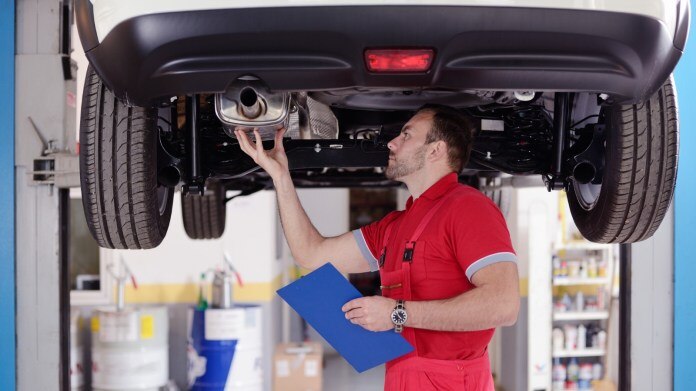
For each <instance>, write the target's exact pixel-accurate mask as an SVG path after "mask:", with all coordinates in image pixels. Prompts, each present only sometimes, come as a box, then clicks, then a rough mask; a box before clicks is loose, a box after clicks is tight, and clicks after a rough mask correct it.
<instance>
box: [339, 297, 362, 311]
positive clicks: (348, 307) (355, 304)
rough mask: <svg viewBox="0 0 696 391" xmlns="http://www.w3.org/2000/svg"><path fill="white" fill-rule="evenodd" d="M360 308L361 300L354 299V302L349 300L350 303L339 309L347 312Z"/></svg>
mask: <svg viewBox="0 0 696 391" xmlns="http://www.w3.org/2000/svg"><path fill="white" fill-rule="evenodd" d="M360 307H362V300H361V299H354V300H351V301H349V302H347V303H346V304H344V305H343V307H341V311H343V312H348V311H350V310H352V309H354V308H360Z"/></svg>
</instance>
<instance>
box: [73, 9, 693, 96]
mask: <svg viewBox="0 0 696 391" xmlns="http://www.w3.org/2000/svg"><path fill="white" fill-rule="evenodd" d="M81 4H82V5H81ZM85 4H89V1H88V0H78V11H79V15H78V29H79V32H80V36H81V39H82V42H83V45H84V47H85V49H86V50H87V57H88V58H89V60H90V62H91V63H92V65H93V66H94V68H95V69H96V71H97V73H99V75H100V76H102V78H103V79H104V82H105V83H106V84H107V86H109V87H110V88H111V89H112V90H113V91H114V93H115V94H116V95H117V96H119V97H120V98H122V99H125V100H127V101H128V102H129V103H131V104H136V105H147V104H151V103H153V102H155V101H157V100H160V99H166V98H168V97H170V96H173V95H181V94H191V93H210V92H221V91H224V90H225V89H226V87H227V85H228V84H229V83H230V82H231V81H233V80H234V79H236V78H238V77H240V76H243V75H249V74H251V75H254V76H257V77H259V78H261V79H263V80H264V81H265V82H266V83H267V84H268V85H269V86H270V87H271V88H272V89H275V90H309V91H312V90H315V91H317V90H333V89H343V88H352V87H365V88H370V87H396V88H404V89H411V88H428V87H433V88H444V89H453V90H457V89H485V90H512V89H532V90H538V91H577V92H580V91H586V92H604V93H608V94H611V95H613V96H614V97H616V98H617V100H619V101H626V102H627V101H632V102H637V101H639V100H642V99H644V98H646V97H648V96H649V95H650V94H652V93H653V92H654V91H656V90H657V89H658V88H659V87H660V86H661V85H662V82H663V81H664V80H665V79H666V78H667V77H668V76H669V74H670V73H671V72H672V70H673V69H674V67H675V65H676V63H677V61H678V60H679V58H680V56H681V50H679V49H678V48H677V47H675V42H674V40H673V39H672V34H671V33H672V32H668V31H666V28H665V26H664V24H662V23H660V22H659V21H657V20H655V19H652V18H649V17H646V16H640V15H634V14H622V13H612V12H596V11H595V12H593V11H584V10H561V9H541V8H535V9H532V8H501V7H453V6H352V7H339V6H336V7H286V8H259V9H228V10H215V11H192V12H181V13H166V14H153V15H145V16H140V17H136V18H133V19H130V20H127V21H124V22H123V23H121V24H119V25H118V26H116V27H115V28H114V29H113V30H112V31H111V32H110V33H109V34H108V35H107V36H106V37H105V38H104V40H103V41H102V42H101V43H100V44H98V45H96V46H95V45H94V40H95V39H96V33H95V29H94V22H93V21H92V19H91V14H90V15H89V16H90V18H87V17H85V16H84V15H83V14H84V13H85V12H87V11H85V10H86V9H87V7H86V6H85ZM80 5H81V6H80ZM90 7H91V5H90ZM680 20H681V21H682V23H683V22H684V21H686V22H688V13H687V16H686V17H684V18H681V19H680ZM680 31H681V30H680ZM371 47H431V48H434V49H435V51H436V53H437V55H436V58H435V61H434V63H433V67H432V69H431V71H429V72H427V73H421V74H374V73H369V72H367V71H366V69H365V66H364V60H363V53H364V50H365V49H366V48H371Z"/></svg>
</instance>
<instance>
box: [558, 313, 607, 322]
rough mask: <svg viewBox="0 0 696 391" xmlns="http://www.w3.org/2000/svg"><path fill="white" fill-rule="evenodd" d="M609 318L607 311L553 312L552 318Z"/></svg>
mask: <svg viewBox="0 0 696 391" xmlns="http://www.w3.org/2000/svg"><path fill="white" fill-rule="evenodd" d="M608 318H609V312H607V311H570V312H554V313H553V320H555V321H557V320H603V319H608Z"/></svg>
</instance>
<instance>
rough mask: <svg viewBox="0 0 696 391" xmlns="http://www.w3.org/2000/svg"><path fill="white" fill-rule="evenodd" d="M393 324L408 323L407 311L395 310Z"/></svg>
mask: <svg viewBox="0 0 696 391" xmlns="http://www.w3.org/2000/svg"><path fill="white" fill-rule="evenodd" d="M391 317H392V322H394V324H404V323H406V311H404V310H394V312H392V316H391Z"/></svg>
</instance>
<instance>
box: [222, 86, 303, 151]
mask: <svg viewBox="0 0 696 391" xmlns="http://www.w3.org/2000/svg"><path fill="white" fill-rule="evenodd" d="M215 114H216V115H217V117H218V118H219V119H220V122H222V125H223V128H224V129H225V133H227V135H229V136H230V137H235V135H234V131H235V130H242V131H245V132H248V131H252V130H253V129H258V130H259V133H260V134H261V138H262V139H263V140H270V139H273V138H274V136H275V132H276V131H277V130H278V129H281V128H287V127H288V123H289V118H290V93H287V92H282V93H278V92H272V91H271V90H270V89H269V88H268V87H267V86H266V85H265V84H264V83H263V82H262V81H261V80H258V79H251V78H243V79H238V80H236V81H235V82H234V83H232V84H231V85H230V86H229V88H228V89H227V90H226V91H225V92H224V93H220V94H216V95H215Z"/></svg>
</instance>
